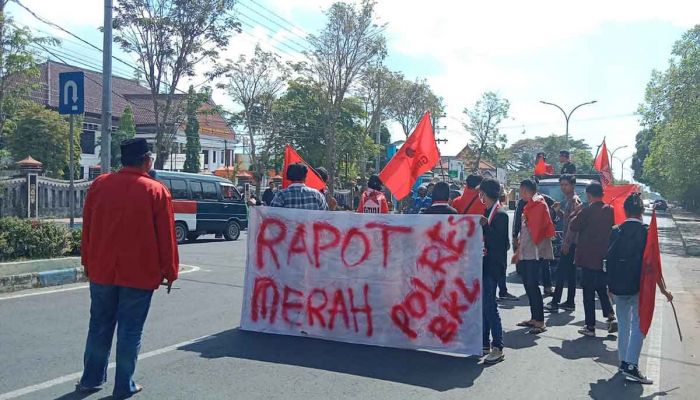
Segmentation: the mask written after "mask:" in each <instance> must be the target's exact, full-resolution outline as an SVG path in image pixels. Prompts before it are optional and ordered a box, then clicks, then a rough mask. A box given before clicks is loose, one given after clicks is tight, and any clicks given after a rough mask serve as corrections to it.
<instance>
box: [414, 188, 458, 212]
mask: <svg viewBox="0 0 700 400" xmlns="http://www.w3.org/2000/svg"><path fill="white" fill-rule="evenodd" d="M449 199H450V185H448V184H447V183H446V182H438V183H437V184H436V185H435V187H434V188H433V204H431V205H430V207H428V208H425V209H423V210H421V214H457V210H455V209H454V208H452V206H450V205H449V204H448V201H449Z"/></svg>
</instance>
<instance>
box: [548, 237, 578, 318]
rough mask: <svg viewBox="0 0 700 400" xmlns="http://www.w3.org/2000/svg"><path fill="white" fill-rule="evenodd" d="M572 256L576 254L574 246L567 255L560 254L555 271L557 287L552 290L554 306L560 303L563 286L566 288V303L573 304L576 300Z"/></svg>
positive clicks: (574, 270)
mask: <svg viewBox="0 0 700 400" xmlns="http://www.w3.org/2000/svg"><path fill="white" fill-rule="evenodd" d="M574 254H576V246H575V245H574V246H571V249H570V250H569V254H562V255H561V259H559V268H558V269H557V277H556V282H557V286H556V288H555V289H554V299H553V300H552V301H553V303H554V304H560V303H561V297H562V295H563V294H564V284H566V287H567V288H568V291H567V292H566V303H567V304H571V305H573V304H574V299H575V298H576V266H575V265H574Z"/></svg>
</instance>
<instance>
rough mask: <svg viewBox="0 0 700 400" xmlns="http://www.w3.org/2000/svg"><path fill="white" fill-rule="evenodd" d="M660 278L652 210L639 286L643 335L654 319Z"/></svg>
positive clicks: (657, 243) (655, 228)
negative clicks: (657, 286)
mask: <svg viewBox="0 0 700 400" xmlns="http://www.w3.org/2000/svg"><path fill="white" fill-rule="evenodd" d="M661 277H662V274H661V252H660V251H659V232H658V229H657V226H656V210H654V212H653V214H652V215H651V224H649V231H648V232H647V244H646V247H645V248H644V258H643V259H642V277H641V280H640V284H639V329H640V330H641V331H642V333H643V334H644V335H646V334H647V332H649V327H651V319H652V318H653V317H654V303H655V300H656V285H657V283H658V282H659V279H660V278H661Z"/></svg>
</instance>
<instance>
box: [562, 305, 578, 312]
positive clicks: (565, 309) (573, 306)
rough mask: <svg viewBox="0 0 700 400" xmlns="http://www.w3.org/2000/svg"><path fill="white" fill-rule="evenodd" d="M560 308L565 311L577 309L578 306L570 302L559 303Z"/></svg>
mask: <svg viewBox="0 0 700 400" xmlns="http://www.w3.org/2000/svg"><path fill="white" fill-rule="evenodd" d="M559 308H560V309H562V310H564V311H576V306H575V305H573V304H570V303H562V304H559Z"/></svg>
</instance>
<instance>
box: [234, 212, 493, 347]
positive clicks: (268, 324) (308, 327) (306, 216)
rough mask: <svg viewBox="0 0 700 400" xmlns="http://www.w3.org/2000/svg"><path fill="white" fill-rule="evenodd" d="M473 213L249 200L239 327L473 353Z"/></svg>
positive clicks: (478, 250)
mask: <svg viewBox="0 0 700 400" xmlns="http://www.w3.org/2000/svg"><path fill="white" fill-rule="evenodd" d="M478 218H479V217H478V216H466V215H386V214H384V215H382V214H380V215H377V214H355V213H349V212H323V211H305V210H294V209H280V208H270V207H251V208H250V222H249V225H248V226H249V232H248V259H247V263H246V276H245V289H244V300H243V312H242V316H241V328H242V329H246V330H251V331H258V332H267V333H278V334H284V335H296V336H309V337H317V338H323V339H329V340H337V341H342V342H350V343H363V344H371V345H379V346H388V347H401V348H409V349H431V350H439V351H445V352H451V353H458V354H467V355H480V354H481V352H482V331H481V324H482V317H481V264H482V257H483V241H482V231H481V227H480V226H479V224H478Z"/></svg>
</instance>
